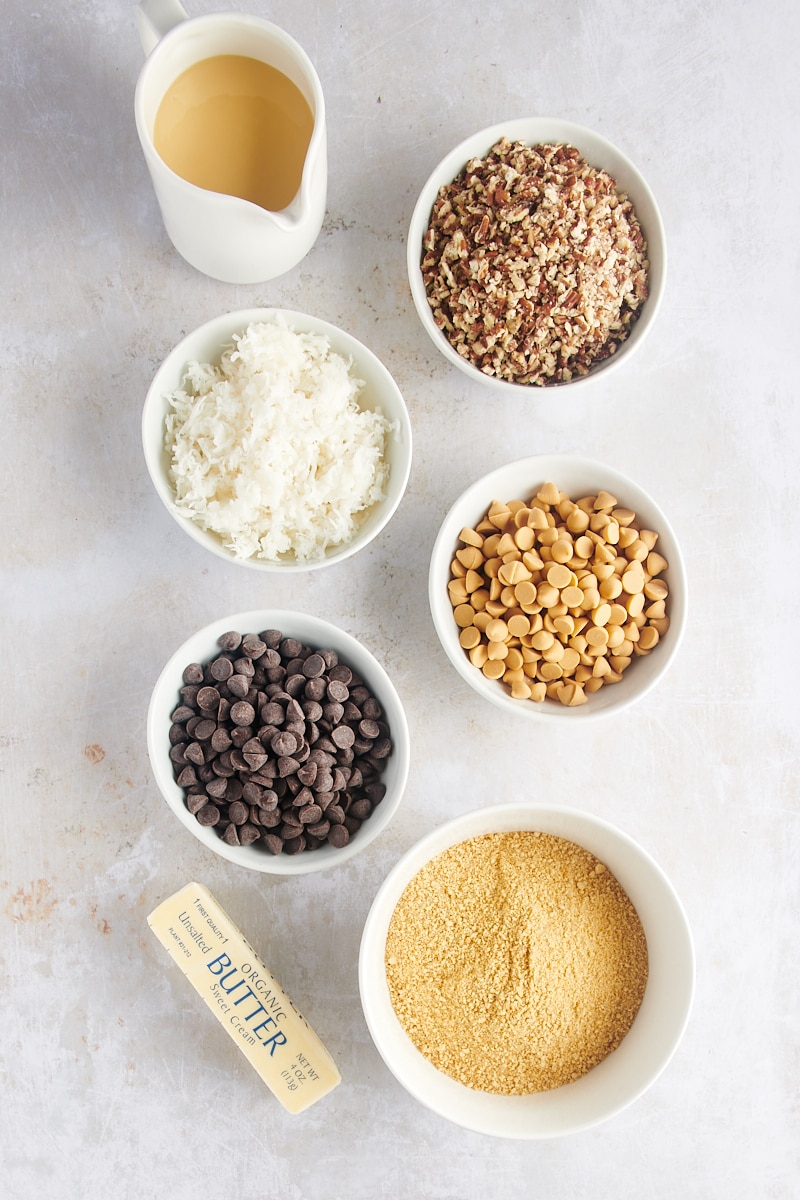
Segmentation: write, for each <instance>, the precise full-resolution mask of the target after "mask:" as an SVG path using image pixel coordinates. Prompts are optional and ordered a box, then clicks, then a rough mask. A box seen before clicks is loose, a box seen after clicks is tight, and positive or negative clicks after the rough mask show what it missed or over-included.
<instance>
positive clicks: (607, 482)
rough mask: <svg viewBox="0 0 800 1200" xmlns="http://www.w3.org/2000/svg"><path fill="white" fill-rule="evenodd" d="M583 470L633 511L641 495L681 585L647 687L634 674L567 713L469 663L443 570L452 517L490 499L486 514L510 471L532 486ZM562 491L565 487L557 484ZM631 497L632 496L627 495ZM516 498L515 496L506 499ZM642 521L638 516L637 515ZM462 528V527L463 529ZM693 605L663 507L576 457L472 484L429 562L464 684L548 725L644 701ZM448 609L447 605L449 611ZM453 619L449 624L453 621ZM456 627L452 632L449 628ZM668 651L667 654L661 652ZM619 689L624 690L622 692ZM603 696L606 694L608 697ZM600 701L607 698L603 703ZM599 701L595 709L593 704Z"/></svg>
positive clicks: (432, 603) (516, 464)
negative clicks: (496, 486) (495, 487)
mask: <svg viewBox="0 0 800 1200" xmlns="http://www.w3.org/2000/svg"><path fill="white" fill-rule="evenodd" d="M544 464H549V466H550V467H552V468H553V469H552V470H551V469H547V470H545V468H544ZM567 469H569V470H570V471H573V470H578V471H580V472H584V473H585V474H586V475H587V476H589V477H592V476H595V475H596V476H597V487H598V488H600V487H602V488H605V489H606V490H616V491H619V493H620V497H619V498H620V501H621V502H622V503H628V504H629V505H630V507H631V508H634V509H635V508H636V507H637V505H636V504H635V503H634V500H635V498H636V495H638V496H639V497H641V499H643V500H644V501H645V502H646V503H645V506H646V507H647V508H649V509H650V510H651V511H652V512H653V513H654V514H655V516H656V518H657V522H658V523H657V525H656V523H655V522H653V528H654V529H656V532H658V534H659V539H660V541H661V542H662V544H663V543H665V542H668V543H670V547H669V551H670V552H669V571H670V576H671V579H672V580H673V581H677V582H678V584H679V587H678V588H677V589H672V588H671V605H672V607H671V611H670V627H669V634H668V636H666V637H665V639H664V642H663V643H662V644H660V645H659V646H658V647H657V649H656V651H655V652H654V653H657V654H658V655H659V660H657V661H658V662H659V669H658V670H654V672H653V674H652V677H651V678H650V679H649V680H648V682H647V683H643V682H642V681H641V676H640V678H639V685H638V686H637V687H636V688H635V689H634V687H633V683H632V682H631V681H635V680H636V676H635V675H631V676H629V679H628V680H623V683H619V684H615V685H614V687H613V688H603V689H601V692H599V693H595V695H594V696H591V697H590V698H589V700H588V701H587V703H586V704H583V705H580V706H578V707H576V708H566V707H564V706H563V705H561V704H556V703H551V702H549V701H543V702H542V703H541V704H539V703H533V702H524V701H519V700H514V699H513V697H511V696H510V695H509V694H508V693H507V692H506V691H505V690H504V689H503V688H502V686H501V685H499V684H496V683H495V682H494V681H491V680H486V679H484V678H483V676H482V675H481V673H480V672H479V671H478V669H477V668H476V667H474V666H473V665H472V663H471V662H469V660H468V658H467V656H466V655H465V653H464V651H463V649H462V648H461V646H459V645H457V638H454V637H453V636H450V635H453V634H454V630H455V628H456V627H455V623H454V621H453V618H452V609H451V608H450V604H449V600H448V598H447V595H446V590H447V581H446V579H444V576H443V571H441V570H440V568H441V567H442V564H443V563H444V559H445V550H446V548H447V547H448V546H451V547H452V550H453V551H455V548H456V542H457V538H458V533H457V531H456V532H455V534H452V533H451V532H450V530H451V525H452V520H453V515H454V513H455V512H456V511H457V510H459V509H460V508H461V507H462V506H463V505H464V504H465V503H466V502H468V501H470V500H471V499H473V498H474V499H475V501H476V512H478V515H480V512H479V511H478V510H481V505H480V504H479V503H477V501H478V500H480V499H481V498H485V499H486V500H487V502H486V504H485V505H484V506H483V509H482V510H481V511H485V509H486V508H487V507H488V504H489V503H490V502H491V500H493V499H503V498H504V497H502V496H495V495H490V494H489V493H490V490H491V486H492V482H493V480H495V479H502V478H503V477H504V476H505V475H506V474H507V473H508V472H509V471H510V470H519V471H520V472H522V471H524V472H526V473H529V474H530V481H531V487H532V486H533V485H534V484H535V483H536V482H537V481H540V482H545V481H546V479H553V481H554V482H557V481H558V476H559V471H560V472H561V475H562V477H563V475H564V473H565V471H566V470H567ZM558 486H559V487H563V484H562V483H559V484H558ZM626 493H627V494H626ZM506 498H507V499H513V497H510V496H509V497H506ZM637 516H638V512H637ZM459 528H460V526H459ZM451 559H452V553H450V554H448V555H447V562H448V563H449V562H450V560H451ZM688 603H689V585H688V579H687V574H686V565H685V562H684V558H683V553H682V551H681V547H680V543H679V541H678V538H677V536H676V535H675V531H674V529H673V528H672V525H671V524H670V522H669V519H668V518H667V516H666V514H665V513H664V512H663V510H662V509H661V506H660V505H659V504H658V503H657V501H656V500H655V499H653V497H652V496H651V495H650V493H649V492H647V491H646V490H645V489H644V488H643V487H642V486H641V484H638V483H636V481H635V480H634V479H631V478H630V477H629V476H627V475H625V474H623V472H621V471H618V470H617V469H616V468H614V467H610V466H608V465H607V464H605V463H602V462H600V461H598V460H596V459H592V458H586V457H584V456H582V455H576V454H536V455H531V456H529V457H526V458H519V459H515V460H512V461H510V462H507V463H504V464H503V465H501V466H499V467H495V468H494V469H493V470H492V471H489V472H488V473H487V474H486V475H483V476H482V477H481V478H480V479H477V480H475V481H474V483H471V484H470V485H469V486H468V487H466V488H465V489H464V491H462V492H461V494H460V495H459V496H457V497H456V499H455V500H454V501H453V503H452V504H451V505H450V507H449V508H448V510H447V513H446V514H445V516H444V518H443V520H442V522H441V524H440V526H439V530H438V532H437V535H436V538H435V540H434V544H433V549H432V551H431V557H430V567H429V571H428V605H429V608H430V613H431V618H432V620H433V624H434V627H435V629H436V632H437V634H438V636H439V641H440V642H441V645H442V649H443V650H444V652H445V654H446V655H447V657H448V659H449V660H450V662H451V663H452V665H453V666H454V667H455V669H456V671H457V672H458V673H459V675H460V676H461V677H462V679H464V680H465V681H466V682H467V683H468V684H469V685H470V687H471V688H473V690H475V691H476V692H477V693H478V694H479V695H481V696H483V697H484V698H485V699H487V700H490V701H491V702H492V703H493V704H495V705H498V706H499V707H500V708H501V709H503V711H504V712H507V713H509V714H511V715H514V716H527V717H531V718H533V719H538V720H540V721H543V722H548V721H549V722H551V723H554V722H567V721H573V722H574V721H575V720H579V721H581V722H586V721H596V720H603V719H607V718H609V717H611V716H617V715H619V713H621V712H623V711H624V710H626V709H628V708H630V707H631V706H632V705H633V704H635V703H638V701H639V700H642V699H643V698H644V697H645V696H646V695H648V693H649V692H651V691H652V689H653V688H654V687H655V686H656V685H657V683H659V682H660V680H661V679H663V677H664V675H665V674H666V673H667V671H668V670H669V668H670V666H671V665H672V663H673V662H674V660H675V657H676V655H677V653H678V651H679V649H680V646H681V643H682V641H683V637H684V633H685V630H686V622H687V617H688ZM445 605H446V606H447V607H446V609H445ZM448 618H449V621H448ZM451 625H452V629H451V628H450V626H451ZM662 652H663V653H662ZM640 665H641V664H640V663H638V662H636V663H632V664H631V667H630V670H631V671H635V670H636V667H637V666H640ZM617 689H623V690H620V691H618V690H617ZM604 693H606V694H605V695H604ZM600 697H603V699H602V701H601V700H600ZM593 700H594V701H595V703H594V704H593V703H592V701H593Z"/></svg>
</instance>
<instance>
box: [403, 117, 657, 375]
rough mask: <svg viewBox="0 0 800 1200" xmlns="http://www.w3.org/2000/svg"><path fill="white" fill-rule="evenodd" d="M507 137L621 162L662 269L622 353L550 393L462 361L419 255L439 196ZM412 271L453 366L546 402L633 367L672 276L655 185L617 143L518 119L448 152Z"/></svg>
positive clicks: (422, 307)
mask: <svg viewBox="0 0 800 1200" xmlns="http://www.w3.org/2000/svg"><path fill="white" fill-rule="evenodd" d="M503 136H506V137H508V138H509V139H510V140H511V141H516V140H520V141H525V142H527V143H528V144H535V143H537V142H544V141H559V142H565V143H569V144H571V145H573V146H576V147H577V149H578V150H580V151H581V154H582V155H583V157H584V158H586V159H587V161H591V160H593V159H595V158H597V154H596V150H597V148H598V147H599V148H601V149H602V150H603V153H604V154H606V155H608V157H609V158H610V159H612V160H613V159H615V160H616V162H617V167H616V170H617V171H618V170H619V167H620V166H622V167H624V170H625V171H626V172H627V174H628V176H629V178H630V179H633V180H634V187H635V190H636V192H637V196H636V197H633V196H632V197H631V199H633V200H634V203H636V202H637V201H638V204H637V216H639V215H640V213H639V209H640V208H643V207H645V206H646V207H647V209H648V219H647V222H646V224H647V230H646V232H647V241H648V245H649V246H652V247H653V248H655V247H657V251H658V255H659V263H658V269H657V271H654V270H653V269H652V264H651V273H650V279H649V283H650V293H649V295H648V299H647V304H646V306H645V307H644V308H643V310H642V313H641V315H640V317H639V318H638V320H637V321H636V322H635V324H634V326H633V329H632V330H631V333H630V335H629V336H628V338H626V340H625V342H624V343H623V345H622V346H621V347H620V349H619V350H618V351H617V352H616V353H615V354H612V355H611V356H610V357H609V358H606V359H604V360H603V361H602V362H600V363H597V364H596V366H594V367H593V368H592V369H591V370H590V371H589V374H588V375H581V376H577V377H575V378H573V379H571V380H569V382H568V383H558V384H548V385H547V386H545V387H538V386H534V385H531V384H525V383H513V382H512V381H511V380H508V379H498V378H497V377H496V376H491V375H484V374H483V372H481V371H479V370H478V369H477V367H474V366H473V365H472V364H471V363H469V362H468V361H467V360H466V359H464V358H462V357H461V355H460V354H459V353H458V352H457V351H456V350H455V349H454V348H453V347H452V345H451V344H450V342H449V340H448V339H447V338H446V337H445V336H444V334H443V333H442V332H441V331H440V330H439V329H437V328H436V326H435V325H434V323H433V318H432V316H431V310H430V305H429V304H428V301H427V296H426V292H425V287H424V284H423V282H422V274H421V272H420V269H419V254H420V248H421V246H422V237H423V234H424V232H425V230H426V228H427V226H428V221H429V219H430V212H431V208H432V207H433V202H434V200H435V199H436V194H437V192H438V190H439V188H440V187H441V186H442V184H443V183H448V182H450V181H451V180H452V179H454V178H455V177H456V175H457V174H458V172H459V171H460V170H461V169H462V168H463V167H464V166H465V165H466V163H467V162H468V160H469V159H470V158H474V157H476V156H478V155H480V154H485V153H487V152H488V151H489V150H490V149H491V147H492V146H493V145H494V143H495V142H496V141H498V140H499V139H500V138H501V137H503ZM589 143H591V144H592V145H593V146H594V147H595V150H594V151H592V152H586V153H584V149H583V146H586V145H587V144H589ZM484 145H485V148H484V149H482V150H481V149H478V147H479V146H484ZM592 165H593V166H597V167H604V168H605V169H607V170H609V172H610V173H611V174H613V171H612V170H611V168H610V167H609V166H608V164H607V163H602V162H599V161H596V162H592ZM622 190H623V191H626V192H630V189H629V187H623V188H622ZM642 202H644V203H642ZM406 268H407V272H408V281H409V286H410V288H411V297H412V300H413V302H414V307H415V308H416V310H417V314H418V316H419V319H420V322H421V324H422V326H423V328H424V329H425V331H426V333H427V334H428V336H429V338H430V339H431V341H432V342H433V344H434V346H436V348H437V349H438V350H439V351H440V353H441V354H443V355H444V357H445V358H446V359H447V360H448V362H449V363H450V364H451V366H454V367H457V368H458V370H460V371H461V372H462V373H463V374H465V375H467V376H468V377H469V378H470V379H472V380H473V381H476V382H479V383H482V384H484V385H485V386H487V387H490V388H494V389H496V390H499V391H505V392H507V393H508V394H515V393H516V394H518V395H525V396H529V397H530V396H531V395H533V396H540V397H541V398H546V397H548V395H549V396H552V394H553V393H554V392H558V393H560V392H561V391H563V389H564V388H568V389H569V390H570V392H571V393H574V391H575V389H576V388H578V387H583V388H585V387H588V386H589V385H590V384H595V383H596V382H597V381H598V380H601V379H602V380H607V379H608V378H609V376H610V374H611V372H613V371H616V370H617V369H618V368H619V367H620V366H621V365H622V363H623V362H627V360H628V359H629V358H630V357H631V355H632V354H633V353H634V352H635V350H636V349H638V347H639V346H640V345H641V343H642V342H643V341H644V339H645V337H646V335H647V334H648V333H649V331H650V329H651V327H652V325H653V324H654V322H655V320H656V317H657V316H658V312H659V310H660V308H661V302H662V300H663V295H664V287H665V282H666V274H667V242H666V233H665V229H664V222H663V219H662V216H661V211H660V209H659V206H658V203H657V201H656V198H655V196H654V194H653V191H652V189H651V187H650V185H649V184H648V182H647V180H646V179H645V177H644V175H643V174H642V172H641V171H640V170H639V168H638V167H637V166H636V165H635V163H634V162H633V161H632V160H631V159H630V158H629V157H628V156H627V155H626V154H625V153H624V152H623V151H622V150H620V149H619V147H618V146H616V145H615V143H613V142H611V141H609V139H608V138H606V137H604V136H603V134H600V133H597V132H595V130H593V129H590V128H589V127H588V126H585V125H580V124H577V123H575V122H573V121H566V120H562V119H561V118H560V117H514V118H512V119H510V120H508V121H499V122H496V123H495V124H493V125H489V126H487V127H486V128H485V129H481V130H478V131H477V132H475V133H472V134H470V135H469V136H467V137H465V138H463V139H462V140H461V141H460V142H459V143H458V145H457V146H454V147H453V149H452V150H450V151H448V153H447V154H445V155H444V157H443V158H441V159H440V160H439V162H438V163H437V165H436V166H435V167H434V168H433V170H432V171H431V172H430V174H429V175H428V178H427V179H426V181H425V183H424V184H423V186H422V189H421V191H420V194H419V197H418V199H417V201H416V204H415V205H414V209H413V211H412V215H411V221H410V223H409V230H408V237H407V242H406Z"/></svg>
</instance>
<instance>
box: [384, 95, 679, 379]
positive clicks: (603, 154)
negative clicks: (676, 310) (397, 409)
mask: <svg viewBox="0 0 800 1200" xmlns="http://www.w3.org/2000/svg"><path fill="white" fill-rule="evenodd" d="M407 259H408V263H407V265H408V277H409V283H410V286H411V294H412V298H413V301H414V306H415V308H416V310H417V314H418V315H419V318H420V320H421V322H422V325H423V327H424V328H425V330H426V332H427V333H428V335H429V336H430V338H431V339H432V341H433V343H434V345H435V346H436V347H437V349H438V350H439V351H440V352H441V353H442V354H443V355H444V357H445V358H446V359H447V360H448V361H449V362H450V363H451V364H452V365H453V366H455V367H458V368H459V370H461V371H463V372H464V373H465V374H466V375H468V376H469V377H470V378H471V379H473V380H474V381H476V382H480V383H483V384H486V385H488V386H489V387H492V388H494V389H495V390H500V391H505V392H507V393H508V394H513V393H516V394H518V395H519V394H522V393H523V392H524V393H527V394H528V395H531V393H533V394H536V393H537V391H538V392H539V394H541V389H546V388H553V387H560V388H563V387H569V388H570V389H574V388H575V387H576V386H582V385H586V384H588V383H591V382H593V381H596V380H598V379H607V378H608V373H609V371H610V370H611V369H612V368H614V367H616V366H618V365H619V364H620V363H621V362H622V361H623V360H627V359H628V358H629V357H630V355H631V353H632V352H633V351H634V350H635V349H636V348H637V347H638V346H640V345H641V343H642V341H643V339H644V337H645V335H646V334H647V332H648V331H649V330H650V328H651V327H652V324H653V321H654V320H655V317H656V314H657V312H658V309H659V307H660V303H661V296H662V293H663V288H664V279H665V273H666V245H665V238H664V228H663V224H662V221H661V216H660V214H659V210H658V206H657V204H656V201H655V198H654V197H653V194H652V192H651V191H650V188H649V187H648V185H647V183H646V181H645V179H644V178H643V177H642V175H641V173H640V172H639V170H638V169H637V168H636V167H635V166H634V165H633V163H632V162H631V161H630V160H629V159H628V158H627V157H626V156H625V155H624V154H623V153H622V152H621V151H620V150H618V149H617V148H616V147H615V146H613V145H612V144H611V143H610V142H609V141H607V140H606V139H605V138H603V137H601V136H600V135H598V134H596V133H594V132H592V131H591V130H589V129H585V128H583V127H582V126H580V125H575V124H572V123H571V122H568V121H561V120H556V119H548V118H519V119H516V120H512V121H506V122H503V123H502V124H498V125H493V126H491V127H490V128H488V129H484V130H481V131H480V132H478V133H475V134H473V135H472V136H470V137H468V138H466V139H465V140H464V141H462V142H461V143H460V144H459V145H458V146H456V147H455V149H453V150H452V151H450V153H448V154H447V155H446V156H445V157H444V158H443V159H442V161H441V162H440V163H439V164H438V166H436V167H435V168H434V170H433V171H432V172H431V174H430V176H429V178H428V180H427V182H426V183H425V185H424V187H423V188H422V191H421V193H420V196H419V199H418V201H417V204H416V206H415V208H414V212H413V215H412V218H411V223H410V228H409V234H408V244H407Z"/></svg>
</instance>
